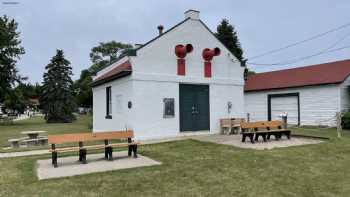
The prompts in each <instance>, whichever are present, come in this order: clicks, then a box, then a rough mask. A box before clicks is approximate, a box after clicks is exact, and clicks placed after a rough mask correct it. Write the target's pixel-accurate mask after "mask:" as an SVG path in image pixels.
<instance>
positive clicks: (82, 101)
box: [74, 69, 92, 108]
mask: <svg viewBox="0 0 350 197" xmlns="http://www.w3.org/2000/svg"><path fill="white" fill-rule="evenodd" d="M91 82H92V77H91V73H90V72H89V70H87V69H85V70H82V71H81V74H80V78H79V79H78V80H76V81H75V83H74V89H75V93H76V99H77V103H78V106H79V107H87V108H89V107H91V106H92V89H91V87H90V84H91Z"/></svg>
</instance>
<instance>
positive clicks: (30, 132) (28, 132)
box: [21, 131, 47, 135]
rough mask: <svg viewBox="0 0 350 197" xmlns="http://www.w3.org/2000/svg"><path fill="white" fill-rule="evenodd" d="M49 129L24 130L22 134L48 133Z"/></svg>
mask: <svg viewBox="0 0 350 197" xmlns="http://www.w3.org/2000/svg"><path fill="white" fill-rule="evenodd" d="M46 132H47V131H22V132H21V134H26V135H28V134H39V133H46Z"/></svg>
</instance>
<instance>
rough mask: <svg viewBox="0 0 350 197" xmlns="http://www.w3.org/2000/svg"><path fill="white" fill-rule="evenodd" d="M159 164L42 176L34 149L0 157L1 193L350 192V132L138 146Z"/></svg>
mask: <svg viewBox="0 0 350 197" xmlns="http://www.w3.org/2000/svg"><path fill="white" fill-rule="evenodd" d="M139 150H140V153H141V154H142V155H146V156H148V157H151V158H153V159H155V160H157V161H161V162H162V163H163V164H162V165H160V166H152V167H142V168H135V169H127V170H119V171H111V172H103V173H94V174H89V175H81V176H74V177H69V178H59V179H51V180H44V181H38V180H37V177H36V173H35V168H36V160H37V159H44V158H49V155H47V156H33V157H25V158H7V159H0V166H1V173H0V196H47V197H50V196H269V197H274V196H276V197H281V196H305V197H310V196H318V197H319V196H325V197H331V196H349V192H350V168H349V163H350V155H349V152H350V140H349V139H347V138H344V139H340V140H337V139H332V140H330V141H328V142H324V143H321V144H316V145H306V146H299V147H290V148H280V149H274V150H264V151H256V150H248V149H239V148H235V147H232V146H227V145H218V144H213V143H205V142H199V141H195V140H184V141H176V142H168V143H160V144H154V145H145V146H141V147H140V148H139Z"/></svg>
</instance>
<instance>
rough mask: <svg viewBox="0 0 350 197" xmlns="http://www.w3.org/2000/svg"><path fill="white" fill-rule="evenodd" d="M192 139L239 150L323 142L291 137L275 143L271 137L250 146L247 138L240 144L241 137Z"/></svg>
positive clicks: (221, 136) (209, 136)
mask: <svg viewBox="0 0 350 197" xmlns="http://www.w3.org/2000/svg"><path fill="white" fill-rule="evenodd" d="M192 139H196V140H199V141H205V142H213V143H217V144H226V145H231V146H236V147H239V148H251V149H256V150H265V149H273V148H281V147H290V146H300V145H306V144H318V143H321V142H323V141H322V140H318V139H311V138H303V137H293V136H292V137H291V139H290V140H288V139H286V138H283V139H281V140H278V141H276V140H275V139H274V138H273V137H272V138H271V140H269V141H267V142H264V141H262V139H261V138H260V139H259V141H258V142H256V143H254V144H252V143H251V142H250V140H249V139H248V138H247V139H246V142H242V141H241V140H242V136H241V135H207V136H195V137H192Z"/></svg>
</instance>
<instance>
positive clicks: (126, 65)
mask: <svg viewBox="0 0 350 197" xmlns="http://www.w3.org/2000/svg"><path fill="white" fill-rule="evenodd" d="M131 72H132V66H131V63H130V61H129V60H127V61H125V62H123V63H121V64H119V65H118V66H116V67H115V68H113V69H111V70H110V71H107V72H106V73H104V74H102V75H101V76H99V77H97V78H96V79H95V80H94V81H93V82H92V84H91V86H92V87H95V86H98V85H101V84H104V83H107V82H109V81H112V80H115V79H118V78H121V77H124V76H127V75H130V74H131Z"/></svg>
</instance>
